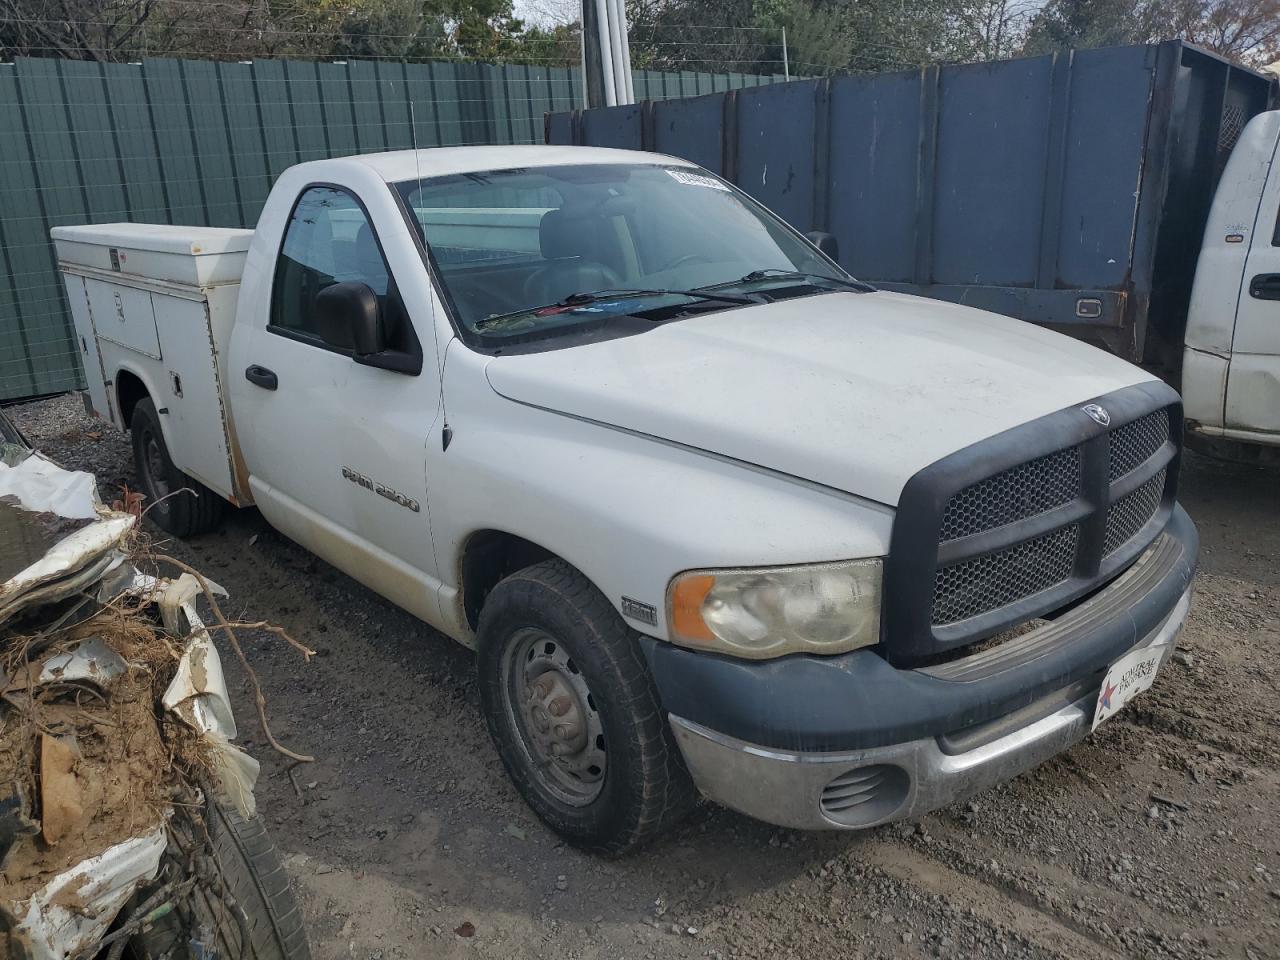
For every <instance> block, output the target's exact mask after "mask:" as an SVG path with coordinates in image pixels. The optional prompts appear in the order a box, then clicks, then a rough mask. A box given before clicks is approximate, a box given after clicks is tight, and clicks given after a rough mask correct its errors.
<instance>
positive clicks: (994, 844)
mask: <svg viewBox="0 0 1280 960" xmlns="http://www.w3.org/2000/svg"><path fill="white" fill-rule="evenodd" d="M10 412H11V413H13V414H14V417H15V419H16V421H17V423H18V425H19V426H20V427H21V428H22V429H23V430H24V431H25V432H26V433H27V435H28V436H29V437H30V438H31V439H32V440H33V441H34V442H35V443H36V444H38V445H39V446H40V447H42V448H43V449H44V450H45V451H46V452H47V453H48V454H49V455H51V456H52V457H54V458H56V459H58V460H59V461H61V462H62V463H64V464H65V465H67V466H69V467H73V468H80V469H86V470H92V471H94V472H95V473H96V474H97V475H98V477H99V479H100V481H101V486H102V488H103V492H104V497H106V498H108V499H110V498H112V497H114V496H118V489H119V487H120V486H121V485H122V484H129V485H131V486H132V485H133V467H132V464H131V460H130V450H129V444H128V439H127V437H124V436H122V435H120V434H118V433H117V432H116V431H114V430H113V429H112V428H111V427H109V426H105V425H103V424H101V423H99V422H97V421H94V420H92V419H89V418H87V417H86V416H85V415H84V413H83V410H82V407H81V404H80V401H79V398H78V397H75V396H70V397H62V398H55V399H52V400H46V401H42V402H39V403H34V404H29V405H26V406H23V407H16V408H13V409H12V410H11V411H10ZM1278 481H1280V475H1278V474H1276V473H1275V472H1271V473H1267V472H1264V471H1260V470H1254V469H1247V468H1239V467H1232V466H1227V465H1223V464H1219V463H1216V462H1213V461H1209V460H1205V459H1201V458H1198V457H1195V456H1193V455H1190V456H1189V457H1188V463H1187V464H1186V466H1185V467H1184V474H1183V488H1182V489H1183V496H1182V499H1183V502H1184V504H1185V505H1186V506H1187V508H1188V509H1189V511H1190V512H1191V514H1192V516H1193V517H1194V518H1195V520H1196V521H1197V523H1198V524H1199V526H1200V530H1201V535H1202V538H1203V552H1202V556H1201V563H1202V572H1201V574H1200V577H1199V579H1198V581H1197V595H1196V600H1195V604H1194V606H1193V608H1192V612H1191V618H1190V622H1189V624H1188V627H1187V629H1186V631H1185V632H1184V634H1183V636H1182V639H1181V641H1180V648H1181V649H1180V650H1179V651H1178V653H1177V654H1175V659H1174V660H1173V661H1172V662H1171V663H1170V664H1169V665H1168V667H1167V668H1166V669H1165V670H1164V671H1162V673H1161V675H1160V677H1159V678H1158V680H1157V682H1156V684H1155V687H1154V688H1153V689H1152V690H1151V691H1150V692H1149V693H1147V694H1145V695H1143V696H1142V697H1141V698H1140V699H1139V700H1137V701H1135V702H1134V703H1133V704H1131V705H1130V707H1129V708H1127V709H1126V710H1125V711H1124V712H1122V713H1121V714H1120V715H1119V716H1117V717H1116V718H1115V719H1114V720H1112V721H1110V722H1108V723H1107V725H1105V726H1104V727H1102V728H1100V730H1099V731H1098V733H1097V735H1095V736H1093V737H1092V738H1090V739H1088V740H1086V741H1084V742H1083V743H1081V744H1079V745H1078V746H1077V747H1075V748H1074V749H1072V750H1071V751H1069V752H1068V753H1067V754H1065V755H1064V756H1061V757H1059V758H1057V759H1055V760H1052V761H1050V762H1049V763H1047V764H1045V765H1044V766H1042V767H1041V768H1039V769H1037V770H1035V771H1033V772H1032V773H1030V774H1027V775H1025V776H1023V777H1021V778H1019V779H1018V780H1016V781H1014V782H1013V783H1011V784H1008V785H1006V786H1004V787H1001V788H998V789H996V790H993V791H990V792H988V793H986V794H984V795H982V796H979V797H978V798H976V799H975V800H973V801H971V802H968V803H965V804H960V805H956V806H954V807H951V808H949V809H945V810H942V811H939V812H937V813H935V814H933V815H930V816H928V817H925V818H924V819H923V820H922V821H920V822H918V823H912V824H904V825H902V824H900V825H894V826H891V827H888V828H884V829H880V830H876V831H872V832H870V833H861V834H802V833H796V832H792V831H786V830H778V829H775V828H772V827H768V826H765V825H763V824H759V823H755V822H753V821H751V820H748V819H746V818H743V817H740V816H737V815H735V814H732V813H729V812H727V811H724V810H721V809H718V808H713V807H710V806H705V807H703V808H701V809H700V810H699V811H698V812H697V813H696V814H695V815H694V816H693V817H692V818H691V819H690V820H689V821H688V822H687V823H686V824H685V825H684V826H683V827H682V828H680V829H679V830H678V831H677V832H676V833H675V835H674V836H672V837H671V838H670V839H669V840H667V841H665V842H662V843H660V844H659V845H657V846H654V847H652V848H650V849H647V850H645V851H642V852H641V853H639V854H638V855H634V856H631V857H629V858H627V859H624V860H621V861H615V862H608V861H601V860H598V859H594V858H592V857H590V856H586V855H583V854H580V853H578V852H577V851H575V850H573V849H571V848H569V847H566V846H565V845H563V844H562V843H559V842H558V841H557V839H556V837H555V836H554V835H552V834H550V833H549V832H548V831H546V830H545V829H544V828H543V827H542V826H541V825H540V823H539V822H538V821H537V820H535V819H534V817H533V816H532V815H531V814H530V812H529V811H528V810H527V809H526V808H525V806H524V805H523V803H522V802H521V801H520V800H519V798H518V797H517V796H516V794H515V792H514V790H513V789H512V787H511V786H510V785H509V784H508V782H507V780H506V777H505V776H504V774H503V771H502V768H501V765H500V763H499V761H498V759H497V756H496V754H495V753H494V751H493V749H492V747H491V745H490V743H489V741H488V739H487V736H486V733H485V729H484V724H483V721H482V719H481V717H480V713H479V707H478V698H477V692H476V684H475V680H474V677H473V669H472V663H471V658H470V655H469V654H468V653H467V652H466V651H464V650H462V649H461V648H459V647H457V646H456V645H455V644H453V643H451V642H450V641H449V640H447V639H445V638H444V637H442V636H440V635H439V634H437V633H435V632H433V631H431V630H430V629H428V628H426V627H425V626H424V625H422V624H421V623H420V622H418V621H415V620H414V619H413V618H412V617H410V616H408V615H407V614H404V613H403V612H401V611H400V610H398V609H396V608H394V607H392V606H391V605H390V604H389V603H387V602H386V601H384V600H382V599H380V598H379V597H377V596H375V595H374V594H372V593H370V592H369V591H368V590H366V589H364V588H363V587H361V586H360V585H358V584H356V583H355V582H353V581H352V580H350V579H349V578H347V577H345V576H344V575H342V574H340V573H338V572H337V571H335V570H333V569H332V568H331V567H329V566H328V565H327V564H325V563H323V562H322V561H320V560H317V559H315V558H314V557H312V556H311V555H309V554H308V553H306V552H305V551H304V550H302V549H301V548H300V547H298V546H296V545H295V544H293V543H291V542H290V541H288V540H286V539H285V538H284V537H282V536H280V535H279V534H276V533H275V532H273V531H272V530H271V529H270V528H269V527H267V526H266V524H265V523H264V522H263V521H262V519H261V517H260V516H258V515H257V514H256V513H255V512H253V511H243V512H241V513H239V514H237V515H235V516H233V517H232V518H231V519H230V520H229V521H228V522H227V523H226V525H225V526H224V528H223V530H222V531H221V532H219V533H216V534H213V535H210V536H206V537H202V538H199V539H197V540H194V541H192V542H190V543H177V542H175V543H169V544H167V545H166V547H165V548H166V549H168V550H170V551H172V552H173V553H175V554H176V555H177V556H178V557H180V558H182V559H185V560H187V561H188V562H190V563H192V564H195V565H196V566H198V567H199V568H200V569H202V570H203V571H204V572H205V573H207V574H208V575H209V576H211V577H213V578H214V579H216V580H218V581H219V582H220V583H221V584H223V585H224V586H225V587H226V588H227V589H228V590H229V591H230V593H231V598H232V600H231V605H232V607H233V609H235V610H236V612H237V613H239V614H240V615H242V616H243V617H244V619H246V620H257V619H260V618H266V619H270V620H273V621H275V622H277V623H279V624H281V625H283V626H284V627H285V628H287V629H288V630H289V631H291V632H292V633H293V634H294V635H295V636H297V637H299V638H301V639H304V640H305V641H306V642H307V643H309V644H311V645H312V646H313V647H315V648H316V649H317V650H318V651H319V653H320V656H319V657H317V658H316V659H314V660H313V661H312V662H311V663H310V664H308V665H303V664H302V663H300V662H299V660H298V658H297V657H296V655H293V654H292V652H291V651H289V650H288V649H286V648H285V647H284V646H283V645H282V644H281V643H280V642H279V641H277V640H276V639H274V638H272V637H270V636H268V635H265V634H263V635H257V636H254V637H252V638H251V641H250V643H249V644H248V646H249V648H250V651H249V652H250V654H251V656H252V658H253V661H254V663H255V666H256V668H257V670H258V672H259V674H260V675H261V678H262V682H263V687H264V690H265V693H266V696H267V698H268V701H269V704H270V712H271V715H272V718H273V725H274V728H275V732H276V733H277V735H278V736H279V738H280V739H281V740H282V741H284V742H285V743H286V744H288V745H290V746H292V747H293V748H295V749H298V750H300V751H304V752H311V753H314V754H316V756H317V757H318V758H319V759H318V760H317V762H316V763H314V764H311V765H306V766H303V767H300V768H298V769H297V771H296V774H295V779H296V789H295V786H294V784H293V783H292V782H291V780H290V777H289V776H288V773H287V770H286V768H285V765H284V764H282V763H281V762H280V759H279V758H278V757H277V755H275V754H274V753H273V752H271V751H270V750H269V749H263V745H262V744H261V742H260V736H259V735H258V734H257V732H256V728H255V724H254V723H253V721H252V717H253V713H254V711H253V707H252V703H251V700H250V698H249V697H248V695H247V692H246V690H245V688H244V686H243V681H242V678H241V677H240V676H239V673H238V671H236V670H235V669H232V667H233V666H234V665H233V664H232V663H231V658H230V657H229V656H227V655H226V654H225V653H224V663H226V664H227V665H228V668H229V674H230V675H231V677H232V678H233V681H234V683H235V687H236V689H235V691H234V693H235V694H237V695H238V698H239V699H238V703H237V712H238V715H239V717H240V718H241V726H242V735H243V739H246V740H247V741H248V742H249V749H250V750H251V751H252V752H253V753H254V754H255V755H256V756H257V757H258V758H259V759H260V760H261V761H262V764H263V769H262V778H261V780H260V781H259V797H260V803H261V806H262V809H263V811H264V812H265V816H266V817H267V819H268V822H269V823H271V825H272V829H273V833H274V836H275V839H276V841H277V843H278V844H279V846H280V847H281V849H282V850H283V851H284V853H285V855H286V862H287V864H288V866H289V868H290V870H291V872H292V874H293V877H294V880H295V885H296V887H297V889H298V892H299V893H300V895H301V898H302V900H303V903H304V908H305V910H306V913H307V915H308V919H309V922H310V929H311V944H312V950H313V953H314V954H315V956H316V957H317V958H318V960H336V958H339V957H342V958H361V960H381V958H419V957H494V958H497V957H503V958H517V960H524V958H541V957H546V958H555V960H574V958H615V957H618V958H623V957H625V958H638V957H646V958H647V957H678V958H693V957H704V958H712V960H715V958H743V960H748V958H758V960H773V958H781V957H798V956H802V955H803V956H804V957H806V960H828V958H830V960H835V958H837V957H840V958H844V957H856V956H877V957H880V956H884V957H975V956H982V957H987V956H995V957H1001V956H1016V957H1070V958H1072V960H1079V958H1081V957H1086V958H1089V957H1238V958H1246V960H1255V958H1263V957H1277V958H1280V789H1278V787H1280V783H1278V780H1280V723H1278V718H1280V710H1278V709H1277V704H1278V702H1280V667H1278V666H1277V665H1278V664H1280V482H1278Z"/></svg>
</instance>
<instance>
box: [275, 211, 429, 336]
mask: <svg viewBox="0 0 1280 960" xmlns="http://www.w3.org/2000/svg"><path fill="white" fill-rule="evenodd" d="M345 281H358V282H360V283H366V284H368V285H369V287H370V288H371V289H372V290H373V292H374V293H375V294H377V296H378V303H379V305H380V306H381V308H382V310H383V311H384V316H386V317H388V319H391V318H393V317H395V315H396V314H398V313H399V312H400V311H399V310H398V301H399V297H398V296H392V295H391V294H392V290H391V287H392V283H391V279H390V271H388V269H387V262H386V260H384V259H383V256H382V251H381V250H380V249H379V247H378V241H377V239H376V238H375V236H374V233H373V226H372V225H371V224H370V223H369V219H368V217H366V216H365V213H364V210H363V209H362V208H361V206H360V204H359V202H357V200H356V198H355V197H353V196H352V195H351V194H349V193H347V192H346V191H345V190H339V189H337V188H336V187H308V188H307V189H306V190H305V191H304V192H303V194H302V196H301V197H299V198H298V202H297V204H296V205H295V206H294V208H293V214H292V215H291V216H290V217H289V225H288V227H286V229H285V234H284V245H283V246H282V247H281V249H280V258H279V260H278V261H277V262H276V272H275V280H274V282H273V283H272V287H271V326H272V327H273V328H276V330H277V332H282V331H283V332H288V333H293V334H302V335H303V336H304V337H307V338H314V339H315V340H317V341H320V342H321V343H323V344H324V345H326V346H330V347H334V348H337V349H339V350H349V349H350V348H351V344H350V343H349V342H341V340H342V339H343V338H342V337H341V334H340V333H335V332H333V331H330V333H329V336H328V337H326V336H324V334H322V332H321V331H320V329H319V328H318V326H317V324H316V321H315V310H314V309H313V308H314V304H315V299H316V295H317V294H318V293H320V291H321V290H323V289H325V288H326V287H330V286H332V285H333V284H335V283H342V282H345ZM389 301H390V303H389ZM399 320H400V321H401V322H402V323H403V322H405V320H406V318H404V317H402V316H401V317H399ZM388 326H389V328H390V327H391V326H393V324H390V323H389V324H388Z"/></svg>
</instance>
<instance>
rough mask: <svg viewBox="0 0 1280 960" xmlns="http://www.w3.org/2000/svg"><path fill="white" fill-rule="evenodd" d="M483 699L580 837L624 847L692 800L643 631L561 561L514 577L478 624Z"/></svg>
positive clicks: (524, 790) (501, 741)
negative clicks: (642, 645) (643, 646)
mask: <svg viewBox="0 0 1280 960" xmlns="http://www.w3.org/2000/svg"><path fill="white" fill-rule="evenodd" d="M477 641H478V643H477V645H478V647H479V668H480V696H481V699H482V701H483V704H484V710H485V717H486V720H487V721H488V725H489V732H490V734H491V735H492V737H493V740H494V743H495V744H496V745H497V747H498V752H499V754H501V756H502V762H503V764H504V765H505V767H506V769H507V773H508V774H509V775H510V777H511V779H512V781H513V782H514V783H515V786H516V789H517V790H519V791H520V794H521V795H522V796H523V797H524V799H525V801H526V802H527V803H528V804H529V806H531V807H532V808H533V810H534V812H535V813H537V814H538V816H539V817H541V818H542V819H543V821H545V822H546V823H547V825H548V826H550V827H551V828H552V829H553V830H555V831H556V832H557V833H560V834H561V835H562V836H564V837H565V838H566V839H568V840H569V841H571V842H573V843H575V844H577V845H579V846H583V847H586V848H588V849H592V850H595V851H598V852H601V853H606V854H611V855H617V854H621V853H624V852H626V851H627V850H630V849H631V848H633V847H635V846H637V845H639V844H641V843H644V842H645V841H647V840H649V839H652V838H653V837H655V836H657V835H658V834H660V833H662V832H663V831H664V830H666V829H667V828H668V827H669V826H671V825H672V824H673V823H675V822H676V821H677V820H679V819H680V818H681V817H682V816H683V815H684V814H685V813H686V812H687V811H688V810H689V809H690V807H691V806H692V805H693V801H694V796H695V794H694V790H693V784H692V782H691V780H690V779H689V774H688V772H687V771H686V770H685V768H684V763H683V761H682V760H681V758H680V755H679V749H678V748H677V747H676V745H675V742H674V738H673V737H672V735H671V731H670V728H669V727H668V725H667V722H666V717H665V715H664V714H663V712H662V710H661V708H660V706H659V704H658V698H657V693H656V691H655V690H654V688H653V682H652V680H651V679H650V677H649V672H648V669H647V667H646V665H645V662H644V658H643V656H642V654H641V652H640V649H639V646H638V644H637V643H636V638H635V635H634V634H633V633H632V631H631V630H630V629H629V628H628V627H627V625H626V624H625V623H624V622H623V620H622V618H621V616H619V614H618V612H617V611H616V610H614V608H613V607H612V606H611V605H610V604H609V602H608V601H607V600H606V599H605V598H604V596H603V595H601V593H600V592H599V591H598V590H597V589H596V588H595V587H594V586H593V585H592V584H591V583H590V581H588V580H587V579H586V578H585V577H583V576H582V574H580V573H578V572H577V571H576V570H574V569H573V568H572V567H571V566H569V565H568V564H567V563H565V562H564V561H562V560H547V561H544V562H542V563H538V564H535V565H534V566H531V567H527V568H526V569H524V570H520V571H518V572H517V573H514V574H512V575H511V576H509V577H507V579H505V580H503V581H502V582H501V583H499V584H498V586H497V587H495V588H494V590H493V592H492V593H491V594H490V595H489V597H488V598H487V599H486V602H485V605H484V609H483V610H482V611H481V614H480V626H479V630H478V632H477Z"/></svg>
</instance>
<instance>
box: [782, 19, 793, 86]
mask: <svg viewBox="0 0 1280 960" xmlns="http://www.w3.org/2000/svg"><path fill="white" fill-rule="evenodd" d="M782 79H784V80H790V79H791V63H790V61H789V60H788V59H787V28H786V27H783V28H782Z"/></svg>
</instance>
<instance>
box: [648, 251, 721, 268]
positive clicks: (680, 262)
mask: <svg viewBox="0 0 1280 960" xmlns="http://www.w3.org/2000/svg"><path fill="white" fill-rule="evenodd" d="M711 262H712V261H711V258H709V257H707V256H706V255H705V254H701V253H686V254H684V255H683V256H679V257H676V258H675V259H674V260H672V261H671V262H670V263H664V264H663V265H662V266H660V267H659V268H658V269H657V270H655V271H653V272H654V273H666V272H667V271H668V270H674V269H676V268H677V267H683V266H684V265H685V264H686V263H711Z"/></svg>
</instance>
